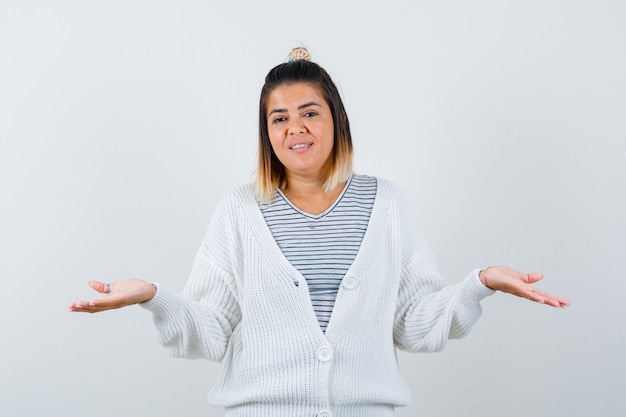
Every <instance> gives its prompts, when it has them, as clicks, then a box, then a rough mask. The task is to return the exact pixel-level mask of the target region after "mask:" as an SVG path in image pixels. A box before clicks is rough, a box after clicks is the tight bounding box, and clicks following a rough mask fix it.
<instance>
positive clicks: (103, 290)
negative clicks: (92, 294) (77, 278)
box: [89, 281, 111, 294]
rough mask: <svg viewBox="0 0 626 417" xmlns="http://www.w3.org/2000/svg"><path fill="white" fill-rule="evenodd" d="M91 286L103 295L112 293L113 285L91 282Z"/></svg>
mask: <svg viewBox="0 0 626 417" xmlns="http://www.w3.org/2000/svg"><path fill="white" fill-rule="evenodd" d="M89 286H90V287H91V288H93V289H94V290H96V291H98V292H99V293H101V294H107V293H109V292H111V284H105V283H104V282H100V281H89ZM107 287H108V291H107Z"/></svg>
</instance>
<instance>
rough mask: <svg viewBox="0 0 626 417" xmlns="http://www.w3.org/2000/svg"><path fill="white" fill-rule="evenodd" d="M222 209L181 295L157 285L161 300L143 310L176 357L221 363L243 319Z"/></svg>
mask: <svg viewBox="0 0 626 417" xmlns="http://www.w3.org/2000/svg"><path fill="white" fill-rule="evenodd" d="M223 206H224V205H223V204H221V205H219V206H218V208H217V209H216V213H215V215H214V216H213V219H212V220H211V223H210V225H209V229H208V231H207V233H206V235H205V237H204V240H203V242H202V245H201V247H200V249H199V250H198V252H197V255H196V259H195V261H194V264H193V267H192V270H191V274H190V277H189V280H188V281H187V284H186V285H185V288H184V290H183V292H182V294H180V295H176V294H173V293H171V292H170V291H168V290H166V289H165V288H162V287H161V286H160V285H158V284H157V293H156V295H155V296H154V297H153V298H152V299H151V300H150V301H147V302H145V303H143V304H141V306H142V307H144V308H146V309H147V310H149V311H151V312H152V314H153V320H154V323H155V326H156V328H157V332H158V338H159V343H160V344H161V345H162V346H163V347H164V348H165V350H166V351H167V352H168V354H170V355H171V356H174V357H182V358H189V359H196V358H207V359H209V360H213V361H220V360H222V358H223V357H224V354H225V352H226V346H227V345H228V341H229V339H230V336H231V334H232V332H233V331H234V329H235V327H236V326H237V324H238V323H239V321H240V319H241V311H240V308H239V301H238V299H239V297H238V291H237V286H236V284H235V279H234V277H233V274H232V272H231V271H230V270H229V268H230V267H229V261H228V244H227V242H228V241H229V239H228V231H227V228H226V227H225V224H227V222H226V220H225V219H226V217H227V214H228V213H227V212H225V210H224V207H223Z"/></svg>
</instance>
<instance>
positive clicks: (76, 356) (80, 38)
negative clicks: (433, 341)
mask: <svg viewBox="0 0 626 417" xmlns="http://www.w3.org/2000/svg"><path fill="white" fill-rule="evenodd" d="M625 22H626V3H624V2H622V1H618V0H615V1H608V0H595V1H591V0H589V1H584V0H570V1H566V0H563V1H557V0H542V1H536V0H525V1H496V0H494V1H442V0H439V1H399V0H386V1H383V2H374V3H372V4H369V2H361V1H356V0H353V1H348V2H340V1H318V2H293V1H271V0H267V1H254V0H240V1H229V2H226V1H224V2H216V1H207V0H205V1H199V0H198V1H191V0H178V1H173V0H170V1H166V0H161V1H148V0H124V1H121V0H110V1H106V2H104V1H101V2H95V1H79V0H76V1H69V0H57V1H27V0H23V1H22V0H20V1H18V0H1V1H0V145H1V146H0V199H1V200H0V201H1V203H0V210H1V216H0V277H1V280H2V281H1V285H0V308H1V314H0V334H1V336H0V349H1V351H0V365H1V368H0V415H2V416H10V417H22V416H28V417H31V416H64V417H72V416H83V415H89V416H90V417H100V416H114V415H115V416H130V415H136V416H148V415H152V416H173V415H185V416H188V417H192V416H217V415H221V411H220V410H219V409H214V408H211V407H210V406H209V405H207V404H206V402H205V396H206V393H207V391H208V389H209V388H210V386H211V385H212V384H213V382H214V381H215V377H216V374H217V371H218V369H219V365H218V364H214V363H209V362H207V361H185V360H177V359H170V358H168V357H167V356H166V355H165V354H164V353H163V352H162V351H161V348H160V347H159V346H158V344H157V343H156V332H155V330H154V328H153V326H152V322H151V317H150V314H149V313H148V312H146V311H144V310H142V309H141V308H139V307H136V306H135V307H130V308H128V309H125V310H123V311H114V312H109V313H104V314H99V315H83V314H71V313H68V312H67V311H66V306H67V305H68V304H69V303H70V302H71V301H74V300H79V299H89V298H91V297H92V296H93V295H92V292H91V290H90V289H89V288H88V287H87V285H86V283H87V281H88V280H89V279H99V280H104V281H115V280H117V279H120V278H124V277H135V276H136V277H141V278H145V279H147V280H151V281H159V282H161V283H162V284H163V285H166V286H167V287H169V288H171V289H173V290H176V291H178V290H180V289H182V286H183V284H184V282H185V280H186V277H187V273H188V272H189V269H190V267H191V263H192V261H193V257H194V255H195V251H196V249H197V247H198V245H199V243H200V240H201V238H202V236H203V234H204V231H205V228H206V227H207V225H208V222H209V219H210V217H211V213H212V210H213V207H214V206H215V203H216V202H217V200H218V199H219V198H220V197H221V196H222V195H223V193H224V192H225V191H227V190H228V189H231V188H233V187H235V186H237V185H240V184H242V183H246V182H249V181H250V180H251V179H252V178H253V175H254V168H255V158H256V137H257V105H258V96H259V92H260V88H261V85H262V82H263V78H264V76H265V74H266V73H267V71H268V70H269V69H270V68H271V67H273V66H274V65H276V64H278V63H281V62H282V61H284V59H285V58H286V56H287V54H288V52H289V50H290V49H291V48H292V47H295V46H299V44H300V42H302V43H303V44H305V45H306V46H308V47H309V50H310V51H311V54H312V56H313V58H314V60H315V61H317V62H319V63H320V64H321V65H322V66H324V67H325V68H326V69H327V70H328V71H329V72H330V74H331V76H333V77H334V79H335V81H336V83H337V84H338V86H339V88H340V90H341V92H342V95H343V97H344V99H345V104H346V107H347V109H348V114H349V116H350V118H351V124H352V128H353V137H354V142H355V148H356V171H358V172H361V173H366V174H371V175H378V176H382V177H385V178H388V179H390V180H392V181H395V182H396V183H398V184H399V185H400V187H401V188H402V189H403V190H404V191H405V192H406V193H408V194H409V196H410V198H411V201H412V203H413V204H414V207H415V216H416V217H417V218H418V220H419V222H420V224H421V226H422V229H423V232H424V233H425V235H426V237H427V239H428V240H429V242H430V244H431V246H432V247H433V249H434V251H435V253H436V255H437V257H438V261H439V266H440V270H441V272H442V273H443V275H444V276H445V277H446V278H447V279H448V280H449V281H450V282H458V281H459V280H461V279H462V278H463V277H464V276H465V274H466V273H467V272H469V271H470V270H471V269H473V268H475V267H482V266H486V265H491V264H496V263H503V264H507V265H510V266H512V267H515V268H518V269H521V270H524V271H534V270H537V271H541V272H544V273H545V274H546V279H545V282H544V283H542V284H541V285H540V287H541V288H542V289H545V290H547V291H550V292H554V293H556V294H557V295H562V296H566V297H569V298H570V299H571V302H572V306H571V307H570V308H569V309H566V310H556V309H551V308H548V307H546V306H541V305H537V304H531V303H529V302H526V301H525V300H520V299H514V298H513V297H509V296H505V295H502V294H497V295H495V296H494V297H491V298H489V299H487V300H485V301H484V302H483V306H484V310H485V312H484V316H483V318H482V319H481V320H480V321H479V322H478V324H477V325H476V326H475V328H474V330H473V332H472V333H471V334H470V335H469V336H468V337H467V338H466V339H463V340H460V341H452V342H450V344H449V345H448V347H447V348H446V350H445V351H444V352H442V353H437V354H415V355H409V354H404V353H400V355H399V361H400V366H401V368H402V371H403V374H404V375H405V376H406V379H407V380H408V382H409V383H410V385H411V387H412V392H413V403H412V404H411V406H409V407H407V408H405V409H401V410H399V411H398V415H399V416H453V415H455V416H489V417H501V416H507V417H517V416H520V417H521V416H524V417H527V416H542V417H543V416H566V415H567V416H591V415H602V416H605V417H606V416H619V415H623V410H624V406H625V405H626V401H625V400H624V392H625V390H626V366H625V362H626V361H625V359H624V350H625V349H626V343H625V341H624V330H623V328H624V324H623V323H622V321H623V319H624V307H623V304H624V295H623V294H624V293H625V291H626V284H625V281H626V279H625V278H626V273H625V271H626V221H625V220H624V214H625V213H626V196H625V194H626V81H625V80H626V75H625V74H626V24H625Z"/></svg>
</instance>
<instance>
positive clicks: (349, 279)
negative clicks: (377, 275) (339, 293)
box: [341, 275, 359, 290]
mask: <svg viewBox="0 0 626 417" xmlns="http://www.w3.org/2000/svg"><path fill="white" fill-rule="evenodd" d="M341 284H342V285H343V287H344V288H345V289H347V290H352V289H354V288H356V286H357V285H359V280H358V279H357V277H355V276H354V275H348V276H346V277H345V278H344V279H343V281H342V282H341Z"/></svg>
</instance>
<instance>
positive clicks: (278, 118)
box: [272, 116, 287, 124]
mask: <svg viewBox="0 0 626 417" xmlns="http://www.w3.org/2000/svg"><path fill="white" fill-rule="evenodd" d="M285 120H287V118H286V117H282V116H280V117H275V118H273V119H272V124H278V123H282V122H284V121H285Z"/></svg>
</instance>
